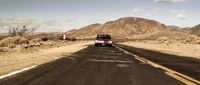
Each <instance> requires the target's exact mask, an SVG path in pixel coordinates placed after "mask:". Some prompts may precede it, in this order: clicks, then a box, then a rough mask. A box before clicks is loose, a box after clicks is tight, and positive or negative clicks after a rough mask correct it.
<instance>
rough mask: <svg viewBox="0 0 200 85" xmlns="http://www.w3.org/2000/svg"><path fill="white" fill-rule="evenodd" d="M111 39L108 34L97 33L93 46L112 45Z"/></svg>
mask: <svg viewBox="0 0 200 85" xmlns="http://www.w3.org/2000/svg"><path fill="white" fill-rule="evenodd" d="M112 43H113V42H112V39H111V36H110V35H108V34H98V35H97V37H96V40H95V47H98V46H109V47H112Z"/></svg>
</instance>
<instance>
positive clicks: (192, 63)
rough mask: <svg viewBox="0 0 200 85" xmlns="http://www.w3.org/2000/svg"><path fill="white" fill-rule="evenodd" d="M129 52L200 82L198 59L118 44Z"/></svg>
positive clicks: (199, 61) (199, 62)
mask: <svg viewBox="0 0 200 85" xmlns="http://www.w3.org/2000/svg"><path fill="white" fill-rule="evenodd" d="M117 46H119V47H121V48H123V49H126V50H127V51H129V52H132V53H134V54H137V55H139V56H141V57H144V58H146V59H148V60H151V61H153V62H155V63H158V64H160V65H163V66H166V67H168V68H171V69H173V70H175V71H178V72H181V73H183V74H186V75H188V76H191V77H193V78H196V79H198V80H200V60H199V59H196V58H191V57H186V56H177V55H172V54H165V53H160V52H157V51H152V50H147V49H142V48H137V47H132V46H126V45H121V44H117Z"/></svg>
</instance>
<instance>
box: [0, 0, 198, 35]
mask: <svg viewBox="0 0 200 85" xmlns="http://www.w3.org/2000/svg"><path fill="white" fill-rule="evenodd" d="M199 4H200V0H0V32H5V31H6V30H7V29H8V26H4V25H5V23H7V22H9V20H15V21H16V22H18V21H19V22H20V21H31V22H34V24H40V29H39V30H40V31H67V30H70V29H74V28H76V29H78V28H81V27H83V26H86V25H89V24H92V23H105V22H107V21H111V20H116V19H118V18H122V17H128V16H133V17H142V18H147V19H153V20H157V21H159V22H161V23H164V24H166V25H177V26H180V27H192V26H195V25H197V24H200V20H199V19H200V11H199V8H200V5H199ZM1 23H4V25H2V24H1ZM41 24H42V25H41Z"/></svg>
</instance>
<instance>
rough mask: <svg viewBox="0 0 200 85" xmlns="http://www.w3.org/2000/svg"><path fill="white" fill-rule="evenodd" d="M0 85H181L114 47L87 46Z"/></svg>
mask: <svg viewBox="0 0 200 85" xmlns="http://www.w3.org/2000/svg"><path fill="white" fill-rule="evenodd" d="M66 50H69V49H66ZM194 74H195V73H194ZM0 85H185V84H184V83H182V82H180V81H178V80H176V79H175V78H172V77H170V76H168V75H167V74H166V73H165V72H164V71H163V70H161V69H159V68H154V67H152V66H150V65H148V64H145V63H142V62H140V61H138V60H136V59H135V58H134V57H133V56H131V55H128V54H125V53H124V52H123V51H120V50H118V49H117V48H115V47H94V46H88V47H87V48H85V49H83V50H81V51H78V52H76V53H74V54H72V55H71V56H66V57H63V58H60V59H57V60H55V61H52V62H49V63H46V64H43V65H40V66H37V67H36V68H34V69H31V70H28V71H24V72H22V73H19V74H17V75H14V76H11V77H7V78H4V79H1V80H0Z"/></svg>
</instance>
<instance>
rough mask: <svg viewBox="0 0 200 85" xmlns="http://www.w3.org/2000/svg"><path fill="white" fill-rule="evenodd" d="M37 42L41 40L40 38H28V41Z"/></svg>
mask: <svg viewBox="0 0 200 85" xmlns="http://www.w3.org/2000/svg"><path fill="white" fill-rule="evenodd" d="M39 42H42V39H41V38H34V39H31V40H30V43H39Z"/></svg>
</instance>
